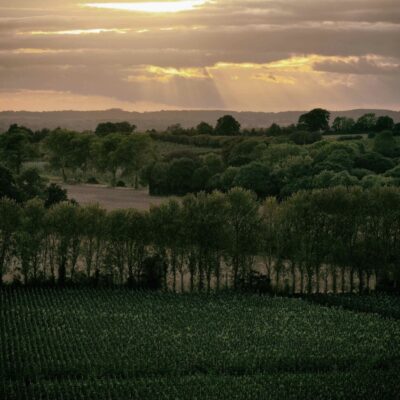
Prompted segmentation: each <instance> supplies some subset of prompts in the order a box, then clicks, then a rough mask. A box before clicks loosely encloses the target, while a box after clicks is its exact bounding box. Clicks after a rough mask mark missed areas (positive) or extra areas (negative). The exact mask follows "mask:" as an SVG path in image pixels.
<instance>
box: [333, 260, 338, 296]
mask: <svg viewBox="0 0 400 400" xmlns="http://www.w3.org/2000/svg"><path fill="white" fill-rule="evenodd" d="M332 291H333V293H337V270H336V266H335V265H334V266H333V267H332Z"/></svg>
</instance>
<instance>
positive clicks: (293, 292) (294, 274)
mask: <svg viewBox="0 0 400 400" xmlns="http://www.w3.org/2000/svg"><path fill="white" fill-rule="evenodd" d="M291 271H292V294H295V293H296V264H295V263H294V262H292V263H291Z"/></svg>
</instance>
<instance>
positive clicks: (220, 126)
mask: <svg viewBox="0 0 400 400" xmlns="http://www.w3.org/2000/svg"><path fill="white" fill-rule="evenodd" d="M330 119H331V113H330V112H329V111H328V110H324V109H322V108H315V109H313V110H311V111H309V112H307V113H305V114H302V115H301V116H300V117H299V120H298V122H297V124H292V125H289V126H280V125H278V124H277V123H273V124H272V125H271V126H270V127H269V128H258V129H256V128H253V129H243V130H241V125H240V123H239V121H237V120H236V119H235V118H234V117H233V116H232V115H225V116H223V117H221V118H220V119H218V121H217V124H216V126H215V127H213V126H212V125H210V124H209V123H207V122H201V123H200V124H198V125H197V126H196V127H195V128H190V129H184V128H183V127H182V126H181V125H180V124H175V125H171V126H170V127H168V129H167V131H166V133H167V134H172V135H178V136H180V135H189V136H195V135H209V136H212V135H220V136H238V135H242V136H290V135H293V134H295V133H298V132H302V133H303V135H304V133H305V132H313V133H318V132H320V133H326V134H329V133H337V134H340V133H343V134H359V133H369V134H371V135H373V134H374V133H376V132H382V131H386V130H388V131H392V132H393V133H394V134H396V135H400V123H397V124H396V123H395V122H394V120H393V118H391V117H389V116H387V115H383V116H379V117H377V116H376V114H374V113H367V114H364V115H362V116H361V117H359V118H358V119H357V120H354V119H353V118H351V117H341V116H339V117H336V118H335V119H334V121H333V122H332V125H331V124H330Z"/></svg>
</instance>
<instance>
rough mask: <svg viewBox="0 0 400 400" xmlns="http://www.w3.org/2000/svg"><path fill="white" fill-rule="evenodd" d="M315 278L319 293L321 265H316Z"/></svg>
mask: <svg viewBox="0 0 400 400" xmlns="http://www.w3.org/2000/svg"><path fill="white" fill-rule="evenodd" d="M315 280H316V291H317V293H319V292H320V282H319V280H320V266H319V265H316V266H315Z"/></svg>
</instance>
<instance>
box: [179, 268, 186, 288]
mask: <svg viewBox="0 0 400 400" xmlns="http://www.w3.org/2000/svg"><path fill="white" fill-rule="evenodd" d="M180 276H181V293H184V292H185V286H184V281H183V280H184V272H183V270H181V272H180Z"/></svg>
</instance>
